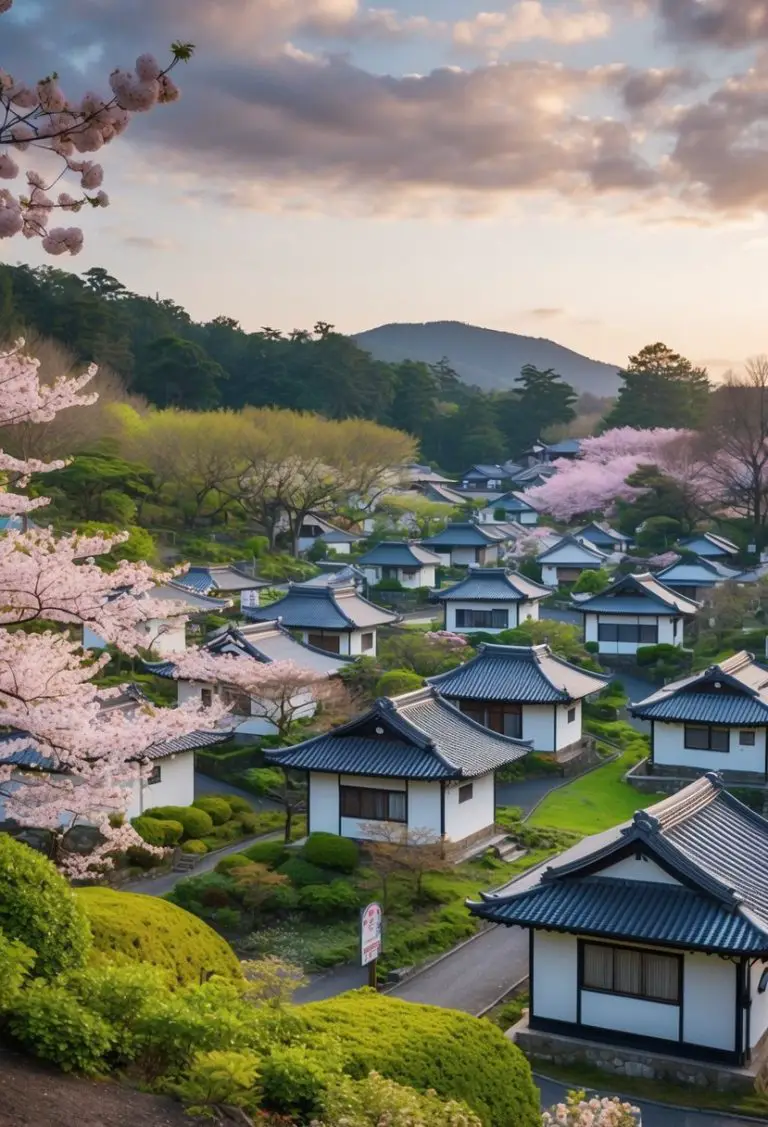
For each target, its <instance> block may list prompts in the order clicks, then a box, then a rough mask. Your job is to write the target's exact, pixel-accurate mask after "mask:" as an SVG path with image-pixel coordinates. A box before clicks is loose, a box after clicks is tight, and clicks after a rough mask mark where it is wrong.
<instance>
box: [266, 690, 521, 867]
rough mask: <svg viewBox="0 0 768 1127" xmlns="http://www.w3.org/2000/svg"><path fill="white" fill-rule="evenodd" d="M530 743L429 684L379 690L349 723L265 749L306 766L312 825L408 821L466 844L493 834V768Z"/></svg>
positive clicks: (360, 826)
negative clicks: (476, 717) (394, 691)
mask: <svg viewBox="0 0 768 1127" xmlns="http://www.w3.org/2000/svg"><path fill="white" fill-rule="evenodd" d="M529 751H530V745H529V744H527V743H524V742H522V741H520V740H515V739H511V738H510V737H508V736H503V735H499V734H498V733H496V732H491V731H489V730H488V729H487V728H485V727H483V726H482V725H481V724H476V723H475V722H474V721H473V720H470V719H469V717H467V716H464V715H462V713H461V712H459V710H458V709H456V708H454V707H453V705H451V704H449V703H448V701H446V700H443V698H442V697H441V696H440V694H439V693H438V692H437V691H436V690H435V689H431V688H429V689H418V690H417V691H416V692H414V693H406V694H404V695H403V696H399V697H391V698H390V697H382V698H380V699H379V700H377V701H376V703H375V704H374V706H373V708H372V709H370V711H368V712H366V713H365V714H364V715H362V716H359V717H358V718H357V719H356V720H352V721H351V722H350V723H349V724H344V725H343V726H342V727H340V728H335V729H334V730H333V731H331V732H327V733H325V734H324V735H321V736H316V737H315V738H314V739H311V740H307V741H306V742H305V743H302V744H298V745H297V746H295V747H290V748H279V749H278V750H276V751H269V752H267V753H266V758H267V760H268V761H269V762H270V763H276V764H278V765H279V766H281V767H284V768H289V769H291V770H295V771H305V772H306V773H307V775H308V778H309V800H308V813H307V817H308V830H309V832H310V833H312V832H313V831H314V832H317V831H322V832H324V833H332V834H338V835H339V836H340V837H351V838H356V839H359V840H366V839H368V840H376V839H377V838H378V837H379V836H380V832H383V833H386V832H388V831H397V830H398V829H408V830H421V831H427V832H428V833H429V835H430V837H431V839H432V840H434V841H438V840H445V841H450V842H461V843H463V844H465V845H470V844H473V843H474V842H476V841H477V842H480V841H482V840H484V839H485V838H489V837H491V836H492V834H493V830H494V823H495V818H496V803H495V786H494V776H495V772H496V769H497V768H498V767H501V766H503V765H504V764H505V763H513V762H515V761H516V760H518V759H521V758H522V757H523V756H524V755H526V754H527V753H528V752H529ZM380 827H381V830H379V828H380Z"/></svg>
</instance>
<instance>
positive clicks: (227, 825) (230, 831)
mask: <svg viewBox="0 0 768 1127" xmlns="http://www.w3.org/2000/svg"><path fill="white" fill-rule="evenodd" d="M242 833H243V827H242V826H241V825H240V823H239V822H235V821H229V822H222V823H221V825H218V826H214V827H213V829H212V830H211V832H210V834H209V835H208V834H206V836H207V837H208V836H210V837H212V838H215V840H216V841H218V842H221V843H225V842H228V841H237V839H238V838H239V837H241V836H242Z"/></svg>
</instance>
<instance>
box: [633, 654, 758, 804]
mask: <svg viewBox="0 0 768 1127" xmlns="http://www.w3.org/2000/svg"><path fill="white" fill-rule="evenodd" d="M631 712H632V714H633V716H638V717H640V718H642V719H643V720H648V721H649V722H650V725H651V762H652V763H653V765H654V767H659V768H663V769H664V770H665V771H666V770H667V769H671V768H674V769H676V770H679V769H680V768H684V769H685V770H686V771H688V770H694V771H701V772H704V771H723V772H726V773H728V774H730V773H733V774H738V775H747V776H750V777H752V778H753V779H755V780H759V781H760V782H763V781H768V758H766V748H767V746H768V745H766V730H767V729H768V669H766V667H765V666H764V665H760V664H759V663H758V662H757V661H755V659H754V657H753V656H752V654H749V653H746V652H745V651H744V650H742V651H741V652H740V653H737V654H734V656H733V657H729V658H727V659H726V660H725V661H721V662H719V663H718V664H717V665H710V667H709V668H708V669H705V670H704V672H703V673H696V674H694V675H693V676H692V677H684V678H682V679H681V680H679V681H671V682H670V683H669V684H668V685H665V686H664V687H663V688H662V689H659V691H658V692H656V693H653V694H652V695H651V696H649V697H646V698H645V700H641V701H638V703H637V704H633V705H632V706H631ZM669 773H673V772H671V771H670V772H669Z"/></svg>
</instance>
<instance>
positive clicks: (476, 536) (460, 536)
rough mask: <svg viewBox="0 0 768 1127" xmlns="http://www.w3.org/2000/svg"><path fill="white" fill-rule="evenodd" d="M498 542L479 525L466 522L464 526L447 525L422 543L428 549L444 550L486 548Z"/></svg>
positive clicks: (495, 537) (496, 538)
mask: <svg viewBox="0 0 768 1127" xmlns="http://www.w3.org/2000/svg"><path fill="white" fill-rule="evenodd" d="M497 541H498V537H497V536H493V535H492V534H491V533H490V532H489V531H487V530H486V529H485V528H482V527H481V526H480V525H479V524H472V523H471V522H470V521H467V523H466V524H458V523H457V524H447V525H446V526H445V528H442V529H441V530H440V531H439V532H438V533H436V534H435V535H434V536H429V537H427V538H426V539H425V540H423V541H422V543H423V544H427V545H428V546H429V547H432V548H435V547H438V546H440V547H445V548H486V547H487V546H488V545H489V544H495V543H497Z"/></svg>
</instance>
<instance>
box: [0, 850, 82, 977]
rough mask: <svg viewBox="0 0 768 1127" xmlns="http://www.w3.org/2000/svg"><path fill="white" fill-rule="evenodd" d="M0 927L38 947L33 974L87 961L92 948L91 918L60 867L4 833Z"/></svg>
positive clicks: (0, 852) (53, 972)
mask: <svg viewBox="0 0 768 1127" xmlns="http://www.w3.org/2000/svg"><path fill="white" fill-rule="evenodd" d="M0 931H2V932H3V934H4V935H5V936H7V938H8V939H19V940H21V942H22V943H25V944H26V945H27V947H31V948H32V950H33V951H34V952H35V955H36V958H35V963H34V973H35V974H36V975H40V976H42V977H44V978H52V977H53V976H54V975H56V974H60V973H61V972H62V971H65V970H72V969H74V968H76V967H80V966H83V964H84V963H85V962H86V960H87V958H88V952H89V950H90V948H91V929H90V927H89V926H88V917H87V916H86V914H85V912H84V911H83V908H82V907H81V905H80V904H79V902H78V900H77V898H76V896H75V894H74V892H73V891H72V889H71V888H70V887H69V884H68V883H67V882H66V880H65V879H64V877H63V876H61V874H60V873H58V872H57V871H56V868H55V866H54V865H53V864H52V863H51V862H50V861H48V860H47V858H45V857H43V855H42V854H41V853H37V852H36V851H35V850H34V849H30V847H29V846H28V845H24V843H23V842H21V841H14V839H13V838H12V837H9V836H8V835H7V834H0Z"/></svg>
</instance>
